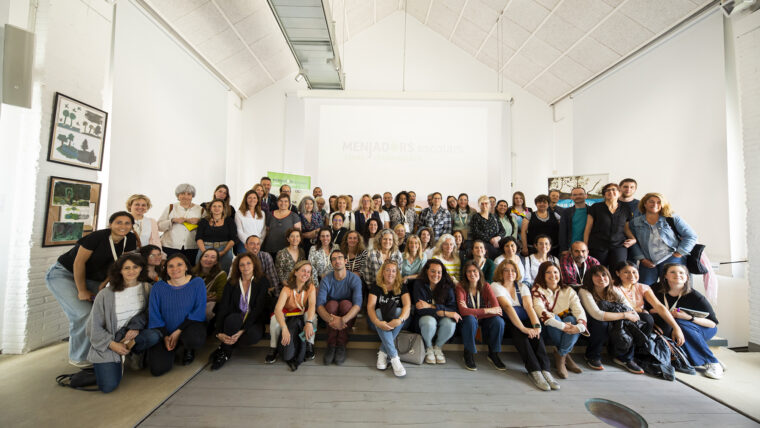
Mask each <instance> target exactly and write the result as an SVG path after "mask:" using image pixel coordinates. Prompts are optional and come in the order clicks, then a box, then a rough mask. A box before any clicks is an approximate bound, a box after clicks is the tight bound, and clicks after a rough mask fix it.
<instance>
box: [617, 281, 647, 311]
mask: <svg viewBox="0 0 760 428" xmlns="http://www.w3.org/2000/svg"><path fill="white" fill-rule="evenodd" d="M618 289H619V290H620V291H621V292H622V293H623V295H624V296H625V299H626V300H627V301H628V304H629V305H631V307H632V308H633V309H635V310H636V312H641V311H643V310H644V294H645V293H646V292H647V290H651V287H649V286H648V285H646V284H641V283H637V284H635V285H634V286H633V287H631V288H630V290H628V289H626V288H625V287H618Z"/></svg>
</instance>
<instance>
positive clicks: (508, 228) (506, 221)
mask: <svg viewBox="0 0 760 428" xmlns="http://www.w3.org/2000/svg"><path fill="white" fill-rule="evenodd" d="M496 219H497V220H499V223H501V227H502V228H504V234H503V235H502V236H500V237H501V238H505V237H507V236H511V237H513V238H515V239H516V238H517V235H518V232H519V228H518V227H517V225H516V224H515V219H514V218H512V216H511V215H510V214H509V204H507V201H505V200H503V199H502V200H500V201H499V202H497V203H496Z"/></svg>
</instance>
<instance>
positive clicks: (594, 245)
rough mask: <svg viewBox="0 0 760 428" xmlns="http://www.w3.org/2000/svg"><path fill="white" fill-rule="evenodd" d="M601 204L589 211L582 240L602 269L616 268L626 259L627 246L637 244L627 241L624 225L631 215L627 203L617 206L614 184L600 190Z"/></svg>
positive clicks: (615, 185) (616, 189)
mask: <svg viewBox="0 0 760 428" xmlns="http://www.w3.org/2000/svg"><path fill="white" fill-rule="evenodd" d="M602 194H603V195H604V202H603V203H601V202H599V203H596V204H594V205H591V206H590V207H589V208H588V216H587V220H586V229H585V230H584V232H583V241H584V242H585V243H586V245H588V253H589V255H590V256H591V257H593V258H595V259H597V260H599V264H601V265H603V266H617V264H618V263H620V262H622V261H625V260H626V259H627V258H628V247H630V246H631V245H633V244H635V243H636V240H635V239H627V240H626V236H625V225H626V223H627V222H628V220H629V219H630V218H631V216H632V213H631V211H630V210H629V209H628V205H627V204H619V203H618V196H620V188H619V187H618V185H617V184H615V183H609V184H606V185H605V186H604V187H603V188H602Z"/></svg>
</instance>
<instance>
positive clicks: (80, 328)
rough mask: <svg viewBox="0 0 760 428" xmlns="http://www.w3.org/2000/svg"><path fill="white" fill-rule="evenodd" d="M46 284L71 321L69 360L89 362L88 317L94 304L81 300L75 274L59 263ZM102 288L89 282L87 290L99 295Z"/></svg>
mask: <svg viewBox="0 0 760 428" xmlns="http://www.w3.org/2000/svg"><path fill="white" fill-rule="evenodd" d="M45 283H46V284H47V288H48V290H50V292H51V293H52V294H53V297H55V299H56V300H58V303H59V304H60V305H61V307H62V308H63V312H64V313H65V314H66V318H68V319H69V360H70V361H74V362H84V361H87V353H88V352H89V351H90V339H88V338H87V335H86V334H85V332H84V330H85V326H86V324H87V317H89V316H90V311H91V310H92V302H89V301H85V300H79V292H78V291H77V285H76V282H74V274H73V273H71V272H69V271H68V269H66V268H65V267H63V265H61V264H60V263H58V262H55V263H54V264H53V266H50V269H48V271H47V274H46V275H45ZM99 287H100V282H99V281H92V280H87V289H88V290H90V292H91V293H93V294H97V293H98V288H99Z"/></svg>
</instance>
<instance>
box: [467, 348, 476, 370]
mask: <svg viewBox="0 0 760 428" xmlns="http://www.w3.org/2000/svg"><path fill="white" fill-rule="evenodd" d="M464 368H466V369H467V370H472V371H475V370H477V369H478V366H477V365H476V364H475V355H474V354H473V353H472V352H469V351H464Z"/></svg>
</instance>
